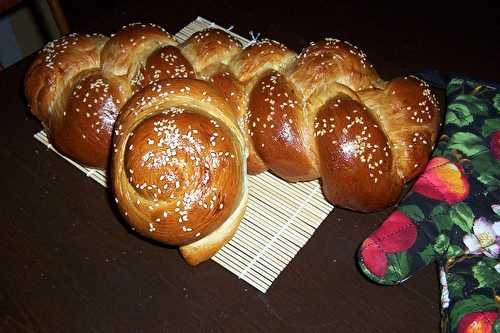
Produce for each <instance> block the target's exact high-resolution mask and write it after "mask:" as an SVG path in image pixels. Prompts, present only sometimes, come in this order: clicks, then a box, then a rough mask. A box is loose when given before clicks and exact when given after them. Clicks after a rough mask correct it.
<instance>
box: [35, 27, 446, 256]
mask: <svg viewBox="0 0 500 333" xmlns="http://www.w3.org/2000/svg"><path fill="white" fill-rule="evenodd" d="M25 87H26V88H25V90H26V96H27V97H28V100H29V102H30V105H31V109H32V112H33V114H35V115H36V116H37V117H38V118H39V119H40V120H41V121H42V123H43V125H44V126H45V127H46V128H47V130H48V132H49V135H50V138H51V140H52V142H53V143H54V145H55V146H56V148H58V149H59V150H60V151H62V152H63V153H65V154H67V155H69V156H70V157H72V158H74V159H76V160H78V161H80V162H82V163H84V164H87V165H91V166H97V167H106V165H107V163H108V160H109V158H110V157H109V152H110V150H111V149H112V158H111V159H112V163H111V171H112V185H113V190H114V192H115V195H116V200H117V202H118V206H119V207H120V210H121V211H122V214H123V215H124V216H125V217H126V219H127V220H128V221H129V223H130V224H131V225H132V226H133V227H134V228H135V229H136V230H137V231H138V232H139V233H141V234H143V235H146V236H147V237H150V238H154V239H156V240H159V241H162V242H165V243H168V244H172V245H179V246H181V252H182V253H183V255H184V257H185V258H186V259H187V261H188V262H190V263H192V264H196V263H198V262H200V261H203V260H205V259H207V258H209V257H210V256H211V255H213V254H214V253H215V252H216V251H217V250H218V249H219V248H220V247H221V246H222V245H224V243H225V242H227V241H228V240H229V239H230V238H231V236H232V235H233V234H234V232H235V230H236V228H237V226H238V223H239V220H240V219H241V217H242V216H243V212H244V208H245V205H246V197H247V188H246V186H247V185H246V183H247V181H246V176H245V174H246V172H247V171H248V173H250V174H259V173H261V172H264V171H266V170H270V171H271V172H273V173H274V174H276V175H278V176H279V177H281V178H283V179H284V180H287V181H291V182H296V181H308V180H313V179H318V178H320V179H321V181H322V186H323V192H324V194H325V196H326V198H327V199H328V200H329V201H330V202H332V203H333V204H335V205H339V206H342V207H346V208H350V209H353V210H357V211H373V210H378V209H381V208H384V207H387V206H389V205H391V204H393V203H394V202H395V201H396V200H397V198H398V196H399V195H400V193H401V190H402V187H403V185H404V184H405V183H406V182H408V181H409V180H411V179H412V178H414V177H415V176H416V175H417V174H418V173H419V172H420V171H422V170H423V168H424V167H425V164H426V162H427V159H428V157H429V155H430V152H431V150H432V149H433V146H434V143H435V141H436V136H437V133H438V127H439V121H440V109H439V105H438V103H437V100H436V97H435V96H434V94H433V93H432V92H431V90H430V88H429V86H428V85H427V84H426V83H425V82H423V81H421V80H419V79H418V78H416V77H413V76H410V77H403V78H396V79H393V80H391V81H384V80H382V79H381V78H380V77H379V76H378V74H377V73H376V71H375V70H374V68H373V66H372V65H371V64H370V63H369V62H368V60H367V57H366V55H365V54H364V53H363V52H362V51H361V50H359V49H358V48H357V47H356V46H353V45H352V44H350V43H348V42H343V41H340V40H337V39H325V40H323V41H320V42H317V43H311V44H310V45H309V46H308V47H306V48H305V49H304V50H303V51H302V52H301V53H300V54H297V53H295V52H294V51H292V50H290V49H288V48H287V47H286V46H284V45H283V44H281V43H279V42H276V41H272V40H263V41H260V42H257V43H254V44H252V45H251V46H249V47H247V48H242V46H241V45H240V43H239V42H237V41H236V40H235V39H234V38H232V37H231V36H230V35H229V34H227V33H225V32H224V31H221V30H217V29H207V30H204V31H200V32H197V33H195V34H193V35H192V36H191V37H190V38H189V39H188V40H187V41H186V42H184V43H182V44H179V43H178V42H177V41H176V40H175V39H174V38H173V37H172V36H171V35H169V34H168V33H167V32H165V31H164V30H163V29H162V28H160V27H158V26H155V25H144V24H131V25H128V26H125V27H123V28H122V29H121V30H120V31H119V32H118V33H117V34H115V35H113V36H111V38H108V37H105V36H102V35H76V34H72V35H68V36H66V37H63V38H62V39H60V40H57V41H55V42H51V43H49V44H48V45H47V46H46V47H45V48H44V49H43V50H42V52H41V53H40V54H39V56H38V57H37V58H36V59H35V61H34V63H33V65H32V66H31V67H30V69H29V71H28V73H27V75H26V80H25ZM117 117H118V118H117ZM115 121H116V124H115ZM113 125H114V132H115V133H114V141H113V146H112V147H111V136H112V134H113Z"/></svg>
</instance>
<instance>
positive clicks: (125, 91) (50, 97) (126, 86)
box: [25, 24, 189, 168]
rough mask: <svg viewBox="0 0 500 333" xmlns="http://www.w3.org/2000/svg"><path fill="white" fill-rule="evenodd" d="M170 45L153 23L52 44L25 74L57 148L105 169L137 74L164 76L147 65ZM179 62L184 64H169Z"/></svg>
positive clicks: (29, 92) (32, 100)
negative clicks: (116, 126)
mask: <svg viewBox="0 0 500 333" xmlns="http://www.w3.org/2000/svg"><path fill="white" fill-rule="evenodd" d="M168 45H177V42H176V41H175V40H174V39H173V38H172V37H171V36H170V35H169V34H168V33H167V32H165V31H164V30H163V29H162V28H160V27H158V26H155V25H152V24H147V25H146V24H130V25H128V26H124V27H123V28H122V30H120V31H119V32H118V33H117V34H116V35H114V36H113V37H111V38H108V37H105V36H102V35H97V34H94V35H79V34H70V35H68V36H64V37H62V38H60V39H58V40H56V41H53V42H50V43H48V44H47V45H46V46H45V47H44V48H43V49H42V50H41V51H40V53H39V54H38V55H37V57H36V58H35V60H34V61H33V64H32V65H31V67H30V68H29V70H28V72H27V74H26V77H25V95H26V97H27V99H28V103H29V105H30V106H31V112H32V113H33V114H34V115H35V116H37V117H38V118H39V119H40V120H41V122H42V124H43V125H44V127H45V128H46V129H47V130H48V134H49V138H50V140H51V142H52V144H53V145H54V146H55V148H57V149H58V150H59V151H61V152H62V153H64V154H66V155H68V156H69V157H71V158H73V159H75V160H76V161H78V162H80V163H82V164H85V165H87V166H93V167H99V168H105V167H106V166H107V164H108V160H109V150H110V142H111V135H112V127H113V124H114V122H115V119H116V116H117V115H118V113H119V110H120V108H121V107H122V105H123V104H124V103H125V102H126V101H127V100H128V99H129V98H130V96H131V94H132V92H133V90H134V89H137V87H136V86H137V84H136V81H137V76H138V73H142V75H144V76H145V77H146V78H147V80H148V82H147V83H149V82H150V81H152V80H156V79H162V78H165V77H166V76H165V75H160V76H158V75H157V72H155V69H152V68H151V67H150V66H149V67H147V60H148V56H150V55H151V54H152V53H154V52H155V51H156V50H157V49H159V48H162V47H166V46H168ZM177 53H179V52H177ZM186 62H187V61H186ZM176 65H178V66H180V65H181V64H173V65H172V64H167V66H170V68H175V67H176ZM188 71H189V69H188ZM88 76H91V77H92V80H94V81H96V82H97V81H102V82H103V83H99V82H97V83H96V82H93V83H92V82H90V81H91V79H90V78H87V77H88ZM156 77H158V78H156ZM89 80H90V81H89ZM143 85H144V84H142V85H141V87H142V86H143ZM81 87H84V88H81ZM99 87H101V88H102V89H101V88H99ZM96 89H97V91H94V90H96Z"/></svg>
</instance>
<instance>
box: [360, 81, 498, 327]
mask: <svg viewBox="0 0 500 333" xmlns="http://www.w3.org/2000/svg"><path fill="white" fill-rule="evenodd" d="M447 102H448V106H447V112H446V116H445V121H444V126H443V133H442V135H441V137H440V140H439V142H438V144H437V146H436V148H435V150H434V152H433V155H432V157H431V159H430V161H429V163H428V164H427V167H426V169H425V170H424V172H423V173H422V174H421V175H420V177H419V178H418V179H417V180H416V181H415V183H414V185H413V187H412V189H411V191H410V192H409V193H408V194H407V195H406V196H405V198H403V200H402V201H401V202H400V204H399V206H398V208H397V209H396V210H395V211H394V212H393V213H392V214H391V215H389V217H388V218H387V219H386V220H385V221H384V222H383V223H382V225H381V226H380V227H379V229H378V230H376V231H375V232H374V233H372V234H371V235H370V236H369V237H368V238H367V239H366V240H365V241H364V242H363V243H362V244H361V246H360V249H359V254H358V257H359V265H360V267H361V270H362V271H363V272H364V273H365V274H366V276H368V277H369V278H370V279H372V280H374V281H376V282H378V283H381V284H388V285H392V284H398V283H401V282H403V281H405V280H406V279H408V278H409V277H410V276H411V275H412V274H414V273H415V272H417V271H418V270H419V269H421V268H423V267H424V266H426V265H428V264H429V263H431V262H434V261H436V262H437V263H438V265H439V266H440V281H441V285H442V292H441V301H442V313H443V320H442V330H443V332H459V333H465V332H467V333H472V332H475V333H486V332H487V333H493V332H496V333H500V315H499V309H500V260H499V254H500V86H497V85H492V84H483V83H480V82H476V81H472V80H468V79H465V78H453V79H451V80H450V81H449V83H448V86H447Z"/></svg>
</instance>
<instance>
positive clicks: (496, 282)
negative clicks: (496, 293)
mask: <svg viewBox="0 0 500 333" xmlns="http://www.w3.org/2000/svg"><path fill="white" fill-rule="evenodd" d="M497 264H498V261H497V260H495V259H491V258H485V259H484V260H483V261H480V262H478V263H477V264H476V265H475V266H474V267H472V272H474V278H475V279H476V280H477V282H478V283H479V287H480V288H500V274H499V273H498V272H497V270H496V269H495V265H497Z"/></svg>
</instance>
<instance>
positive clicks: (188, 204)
mask: <svg viewBox="0 0 500 333" xmlns="http://www.w3.org/2000/svg"><path fill="white" fill-rule="evenodd" d="M232 112H233V111H232V110H231V108H230V107H229V104H228V103H227V102H226V101H225V100H224V99H223V97H221V96H220V93H219V92H218V91H217V90H215V89H214V88H213V87H212V86H210V85H209V84H208V83H206V82H205V81H200V80H194V79H169V80H162V81H158V82H155V83H153V84H151V85H149V86H147V87H145V88H144V89H142V90H141V91H140V92H138V93H137V94H135V95H134V96H132V98H131V99H130V100H129V101H128V103H127V104H126V105H125V106H124V108H123V109H122V112H121V114H120V115H119V117H118V119H117V121H116V126H115V135H114V139H113V158H112V163H111V178H110V179H111V183H112V189H113V192H114V194H115V200H116V202H117V204H118V207H119V209H120V211H121V213H122V215H123V216H124V217H125V219H126V220H127V221H128V222H129V224H130V225H132V226H133V228H134V229H135V230H136V231H137V232H138V233H140V234H142V235H144V236H146V237H148V238H152V239H155V240H157V241H160V242H163V243H166V244H171V245H177V246H181V253H183V254H184V256H185V258H186V261H187V262H188V263H190V264H197V263H199V262H201V261H204V260H207V259H208V258H210V257H211V256H212V255H213V254H214V253H215V252H217V250H218V249H220V247H222V246H223V245H224V244H225V243H226V242H227V241H228V240H229V239H230V238H231V237H232V235H233V234H234V232H235V231H236V229H237V227H238V225H239V222H240V220H241V218H242V217H243V213H244V211H245V207H246V201H247V196H248V195H247V176H246V157H247V155H248V153H247V148H246V143H245V138H244V136H243V134H242V132H241V131H240V129H239V127H238V125H237V123H236V121H235V118H234V117H233V114H232Z"/></svg>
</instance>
